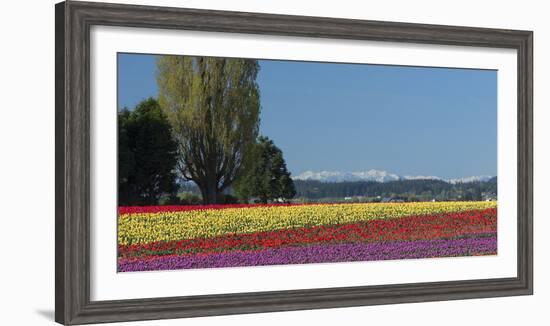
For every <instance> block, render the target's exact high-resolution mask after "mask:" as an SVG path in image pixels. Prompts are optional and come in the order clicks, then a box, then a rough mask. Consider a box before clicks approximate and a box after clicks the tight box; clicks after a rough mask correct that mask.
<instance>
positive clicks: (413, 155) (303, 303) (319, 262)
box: [55, 1, 533, 324]
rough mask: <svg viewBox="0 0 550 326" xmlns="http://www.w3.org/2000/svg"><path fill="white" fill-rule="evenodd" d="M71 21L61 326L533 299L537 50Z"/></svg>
mask: <svg viewBox="0 0 550 326" xmlns="http://www.w3.org/2000/svg"><path fill="white" fill-rule="evenodd" d="M55 10H56V299H55V301H56V321H57V322H59V323H62V324H82V323H94V322H115V321H131V320H147V319H160V318H180V317H195V316H209V315H224V314H239V313H254V312H267V311H286V310H299V309H318V308H332V307H349V306H361V305H378V304H391V303H405V302H422V301H435V300H454V299H468V298H481V297H499V296H511V295H528V294H532V292H533V277H532V274H533V248H532V243H533V242H532V241H533V240H532V232H533V225H532V196H533V193H532V189H533V187H532V180H533V179H532V178H533V170H532V158H533V152H532V144H533V140H532V89H533V88H532V87H533V85H532V73H533V67H532V49H533V33H532V32H530V31H517V30H501V29H486V28H471V27H456V26H438V25H421V24H410V23H395V22H378V21H364V20H347V19H335V18H317V17H303V16H286V15H271V14H256V13H243V12H228V11H210V10H197V9H182V8H164V7H151V6H137V5H120V4H116V5H115V4H105V3H101V4H99V3H89V2H80V1H79V2H72V1H68V2H63V3H59V4H57V5H56V7H55Z"/></svg>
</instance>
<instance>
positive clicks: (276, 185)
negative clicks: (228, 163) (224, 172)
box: [234, 137, 296, 203]
mask: <svg viewBox="0 0 550 326" xmlns="http://www.w3.org/2000/svg"><path fill="white" fill-rule="evenodd" d="M234 190H235V193H236V194H237V196H238V197H239V198H241V199H244V200H248V199H249V198H251V197H258V198H259V199H260V201H261V202H262V203H267V202H268V201H270V200H271V201H273V200H279V199H282V200H287V199H290V198H293V197H294V196H295V195H296V189H295V187H294V182H293V181H292V178H291V177H290V172H288V170H287V168H286V163H285V160H284V158H283V152H282V151H281V150H280V149H279V148H278V147H277V146H275V144H274V143H273V141H272V140H270V139H269V138H267V137H259V138H258V142H257V143H256V144H255V145H254V146H253V150H252V151H251V155H250V156H249V157H248V158H247V160H246V164H245V169H244V173H243V175H242V176H241V177H239V179H237V181H236V182H235V186H234Z"/></svg>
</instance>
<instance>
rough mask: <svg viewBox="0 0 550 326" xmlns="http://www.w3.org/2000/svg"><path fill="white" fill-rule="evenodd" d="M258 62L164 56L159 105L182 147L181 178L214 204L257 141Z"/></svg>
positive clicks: (159, 67) (159, 69) (159, 75)
mask: <svg viewBox="0 0 550 326" xmlns="http://www.w3.org/2000/svg"><path fill="white" fill-rule="evenodd" d="M258 71H259V65H258V62H257V61H256V60H251V59H232V58H210V57H190V56H160V57H159V58H158V60H157V84H158V87H159V102H160V105H161V107H162V110H163V112H164V113H165V115H166V116H167V118H168V120H169V121H170V124H171V126H172V130H173V134H174V138H175V140H176V142H177V143H178V155H179V164H178V168H179V172H180V174H181V176H182V177H183V178H184V179H186V180H190V181H193V182H195V183H196V184H197V186H198V187H199V189H200V191H201V194H202V198H203V202H204V204H215V203H218V201H219V200H220V197H221V196H220V195H221V193H222V192H223V191H224V190H225V189H227V188H228V187H229V186H230V185H231V184H232V183H233V181H234V180H235V179H236V178H237V176H238V175H239V173H240V172H241V166H242V163H243V160H244V158H245V156H246V155H247V152H248V151H249V150H250V148H251V146H252V145H253V144H254V141H255V139H256V137H257V135H258V129H259V123H260V99H259V98H260V94H259V89H258V84H257V83H256V76H257V74H258Z"/></svg>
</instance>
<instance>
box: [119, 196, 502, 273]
mask: <svg viewBox="0 0 550 326" xmlns="http://www.w3.org/2000/svg"><path fill="white" fill-rule="evenodd" d="M496 253H497V203H496V202H494V201H486V202H485V201H483V202H473V201H470V202H419V203H346V204H267V205H260V204H254V205H248V204H237V205H212V206H143V207H119V214H118V271H119V272H133V271H152V270H173V269H190V268H215V267H237V266H260V265H281V264H304V263H329V262H349V261H370V260H389V259H410V258H434V257H456V256H478V255H495V254H496Z"/></svg>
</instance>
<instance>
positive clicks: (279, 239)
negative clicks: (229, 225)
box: [118, 208, 497, 258]
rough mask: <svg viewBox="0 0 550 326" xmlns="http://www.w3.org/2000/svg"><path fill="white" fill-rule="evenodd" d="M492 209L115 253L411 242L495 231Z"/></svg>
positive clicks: (140, 254) (124, 247)
mask: <svg viewBox="0 0 550 326" xmlns="http://www.w3.org/2000/svg"><path fill="white" fill-rule="evenodd" d="M496 221H497V210H496V208H489V209H485V210H472V211H462V212H453V213H440V214H434V215H420V216H407V217H402V218H397V219H380V220H372V221H369V222H362V223H351V224H339V225H322V226H313V227H302V228H294V229H280V230H275V231H266V232H257V233H251V234H239V235H235V234H227V235H223V236H218V237H212V238H197V239H187V240H179V241H170V242H151V243H147V244H140V245H138V244H133V245H119V247H118V250H119V251H118V255H119V257H120V258H129V257H147V256H159V255H185V254H208V253H215V252H227V251H233V250H259V249H266V248H273V247H281V246H296V245H304V244H318V243H350V242H374V241H376V242H381V241H413V240H429V239H437V238H456V237H467V236H469V235H473V234H480V233H493V232H496V227H497V225H496Z"/></svg>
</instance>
